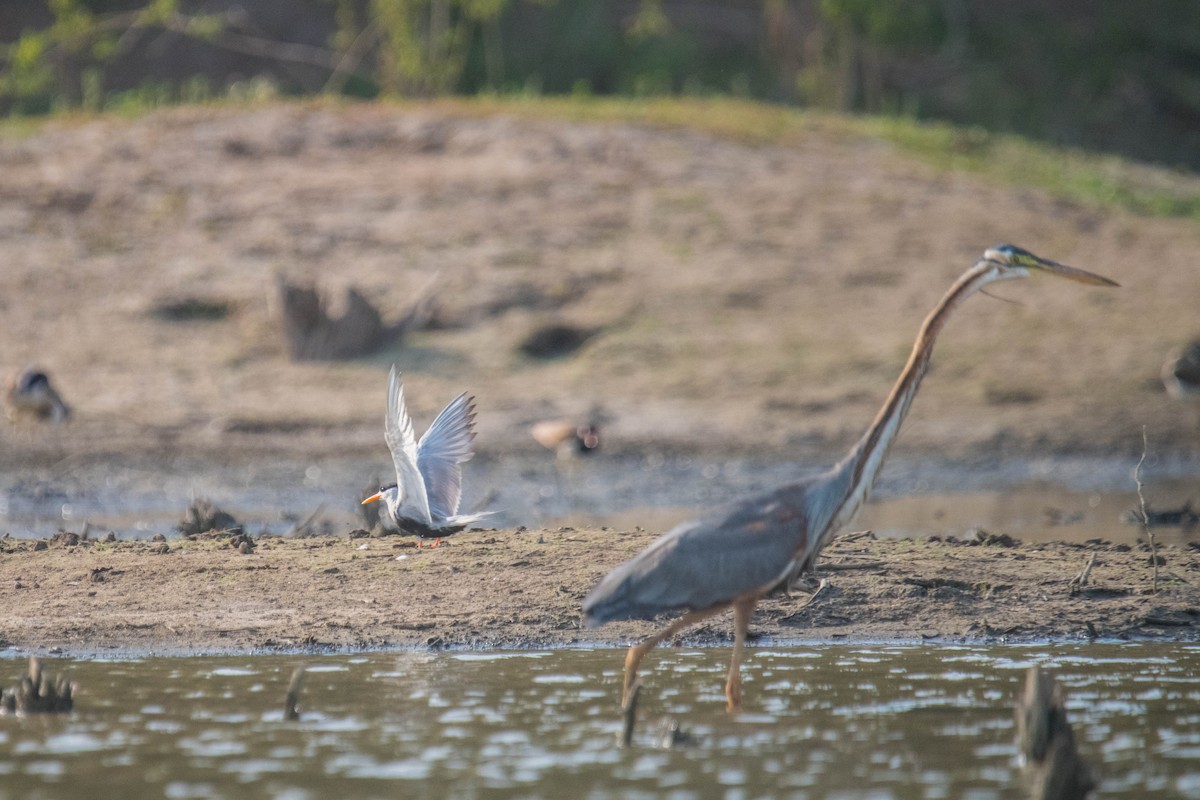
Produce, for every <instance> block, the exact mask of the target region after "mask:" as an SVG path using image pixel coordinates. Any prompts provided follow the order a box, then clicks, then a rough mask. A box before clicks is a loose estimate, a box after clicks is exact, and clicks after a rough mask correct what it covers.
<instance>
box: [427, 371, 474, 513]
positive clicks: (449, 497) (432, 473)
mask: <svg viewBox="0 0 1200 800" xmlns="http://www.w3.org/2000/svg"><path fill="white" fill-rule="evenodd" d="M474 438H475V399H474V398H473V397H468V396H467V393H466V392H463V393H462V394H460V395H459V396H458V397H456V398H454V399H453V400H451V401H450V403H449V404H448V405H447V406H446V407H445V408H443V409H442V413H440V414H438V415H437V419H435V420H434V421H433V424H432V425H430V426H429V430H427V431H425V435H424V436H422V437H421V442H420V444H418V445H417V462H416V463H417V469H419V470H420V472H421V475H422V477H424V478H425V487H426V490H427V491H428V496H429V512H430V514H431V515H432V516H433V518H434V519H435V520H436V519H439V518H445V517H452V516H454V514H456V513H457V512H458V502H459V500H460V499H461V498H462V467H461V466H459V465H460V464H462V463H463V462H464V461H468V460H470V458H471V456H473V455H474V454H475V453H474V452H473V451H472V450H471V440H472V439H474Z"/></svg>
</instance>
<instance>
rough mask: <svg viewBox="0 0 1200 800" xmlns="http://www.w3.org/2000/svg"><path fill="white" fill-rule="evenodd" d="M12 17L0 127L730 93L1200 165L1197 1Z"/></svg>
mask: <svg viewBox="0 0 1200 800" xmlns="http://www.w3.org/2000/svg"><path fill="white" fill-rule="evenodd" d="M6 19H9V20H11V21H12V22H13V23H14V25H15V27H14V29H13V30H8V31H2V30H0V113H20V114H38V113H46V112H49V111H53V110H62V109H78V108H82V109H86V110H101V109H111V108H126V109H128V108H130V107H137V106H139V105H161V104H164V103H174V102H185V103H195V102H202V101H205V100H207V99H209V98H214V97H225V96H227V95H231V94H232V95H235V96H245V95H250V96H262V95H264V94H275V93H278V94H282V95H289V96H297V95H298V96H313V95H319V94H332V95H348V96H353V97H422V98H430V97H439V96H445V95H449V94H458V95H474V94H478V93H481V92H485V93H495V94H503V95H512V94H535V95H569V94H574V95H581V96H589V95H595V96H609V97H611V96H623V97H659V96H685V97H708V96H725V97H741V98H754V99H758V100H762V101H768V102H781V103H786V104H790V105H798V106H803V107H806V108H815V109H824V110H827V111H842V112H854V113H865V114H872V115H884V116H888V117H894V118H903V119H922V120H943V121H947V122H951V123H954V124H957V125H964V126H967V127H968V128H969V129H974V128H982V129H985V130H987V131H991V132H993V133H1017V134H1021V135H1023V136H1026V137H1029V138H1035V139H1038V140H1041V141H1046V142H1050V143H1053V144H1056V145H1059V146H1067V147H1077V148H1083V149H1089V150H1095V151H1105V152H1120V153H1123V154H1126V155H1129V156H1133V157H1135V158H1139V159H1144V160H1154V161H1158V162H1161V163H1166V164H1168V165H1175V164H1180V165H1185V166H1187V167H1188V168H1190V169H1197V168H1200V125H1197V120H1200V89H1198V87H1200V3H1197V2H1195V0H1144V2H1139V3H1131V2H1129V0H1095V2H1092V3H1082V4H1081V3H1072V2H1069V0H1047V2H1036V3H978V2H973V1H972V0H759V1H758V2H754V0H745V1H744V2H738V3H724V2H721V0H709V2H707V3H705V2H700V3H689V4H675V3H669V2H666V0H638V2H637V3H624V4H618V3H597V2H594V0H296V1H295V2H294V3H289V4H284V5H283V6H280V5H279V4H272V3H259V2H255V0H246V2H244V3H241V4H238V6H237V7H236V8H233V9H231V10H226V11H219V12H213V11H211V10H209V6H206V5H205V4H203V3H201V2H199V0H141V3H139V2H138V0H42V2H40V3H38V2H35V3H28V4H24V5H22V6H21V7H19V8H17V7H14V10H13V11H12V13H10V14H9V15H8V16H7V17H6ZM901 127H903V125H902V126H901ZM897 135H898V136H901V137H902V138H904V139H912V138H913V136H914V135H913V134H910V133H907V132H900V133H898V134H897ZM917 136H918V138H926V139H929V140H930V141H932V140H935V139H936V138H937V134H935V133H924V132H922V133H920V134H917ZM946 136H948V137H950V138H953V137H955V136H957V134H946ZM969 138H970V137H968V139H969ZM996 144H997V141H996V140H993V141H992V145H996ZM1089 191H1093V192H1095V191H1101V190H1100V189H1095V190H1089ZM1122 202H1128V203H1130V204H1132V205H1134V206H1138V205H1140V204H1142V203H1144V200H1143V199H1140V198H1131V199H1129V200H1127V201H1122Z"/></svg>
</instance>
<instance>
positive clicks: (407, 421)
mask: <svg viewBox="0 0 1200 800" xmlns="http://www.w3.org/2000/svg"><path fill="white" fill-rule="evenodd" d="M383 431H384V440H385V441H387V446H388V449H389V450H391V451H392V463H393V464H395V465H396V485H397V486H398V487H399V492H400V497H401V499H402V501H403V503H404V505H407V506H410V507H415V509H416V510H417V511H418V512H419V513H421V514H423V515H424V516H425V517H426V518H427V519H428V518H429V497H428V495H427V493H426V491H425V482H424V481H423V480H421V473H420V471H419V470H418V466H417V442H416V437H415V436H414V435H413V425H412V418H411V417H409V416H408V408H407V407H406V406H405V404H404V385H403V384H402V383H401V382H400V373H398V372H396V368H395V367H394V366H393V367H392V370H391V372H389V373H388V408H387V418H386V419H385V420H384V428H383Z"/></svg>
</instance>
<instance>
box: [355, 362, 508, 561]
mask: <svg viewBox="0 0 1200 800" xmlns="http://www.w3.org/2000/svg"><path fill="white" fill-rule="evenodd" d="M474 438H475V398H473V397H469V396H468V395H467V393H466V392H463V393H462V394H460V395H459V396H458V397H456V398H454V399H453V400H451V401H450V402H449V404H447V406H446V407H445V408H443V409H442V413H440V414H438V415H437V419H435V420H434V421H433V424H432V425H430V426H429V430H427V431H425V435H424V436H422V437H421V441H420V442H417V440H416V437H415V436H414V435H413V424H412V419H411V418H410V417H409V416H408V409H407V408H406V407H405V405H404V386H403V385H402V384H401V383H400V375H399V373H397V372H396V368H395V367H392V370H391V372H389V373H388V408H387V416H386V417H385V418H384V439H385V440H386V441H387V446H388V449H389V450H391V451H392V462H393V463H394V464H395V465H396V482H395V483H391V484H388V485H387V486H384V487H383V488H382V489H380V490H379V491H378V492H376V493H375V494H373V495H371V496H370V497H368V498H367V499H366V500H363V501H362V504H363V505H366V504H367V503H374V502H375V501H377V500H382V501H383V505H384V508H385V510H386V513H385V514H383V515H382V519H383V522H384V527H385V528H390V529H392V530H398V531H400V532H401V533H408V534H413V535H416V536H418V537H420V538H421V539H436V540H437V541H435V542H434V543H433V546H434V547H437V545H438V544H439V543H441V541H442V537H443V536H449V535H450V534H452V533H457V532H458V531H461V530H462V529H463V528H465V527H466V526H468V525H470V524H471V523H473V522H478V521H479V520H481V519H483V518H484V517H487V516H490V515H491V513H492V512H490V511H485V512H483V513H480V514H459V513H458V504H459V501H460V500H461V498H462V466H461V465H462V464H463V462H465V461H470V460H471V457H472V456H474V455H475V453H474V452H473V451H472V449H471V441H472V440H473V439H474Z"/></svg>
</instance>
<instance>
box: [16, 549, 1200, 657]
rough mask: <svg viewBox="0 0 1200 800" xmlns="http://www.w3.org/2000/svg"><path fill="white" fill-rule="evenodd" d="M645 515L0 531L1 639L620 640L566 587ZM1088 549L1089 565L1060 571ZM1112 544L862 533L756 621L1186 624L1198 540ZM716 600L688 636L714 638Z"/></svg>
mask: <svg viewBox="0 0 1200 800" xmlns="http://www.w3.org/2000/svg"><path fill="white" fill-rule="evenodd" d="M653 536H654V534H652V533H650V532H647V531H643V530H614V529H579V530H576V529H569V528H564V529H559V530H496V531H473V532H467V533H463V534H460V535H458V536H455V537H454V538H452V539H450V540H448V541H446V542H445V543H444V544H443V546H441V547H439V548H437V549H427V548H426V549H418V548H416V546H415V542H414V540H412V539H402V538H398V537H384V538H360V539H351V538H343V537H329V536H324V537H314V538H309V539H284V538H279V537H264V538H260V539H257V540H246V539H231V538H230V537H228V536H202V537H197V538H195V539H190V540H189V539H175V540H171V541H167V542H154V541H151V542H125V541H122V542H89V541H82V542H76V541H73V540H72V539H71V538H70V537H60V538H59V540H57V541H46V540H42V541H40V542H35V541H16V540H11V539H7V540H3V544H2V545H0V547H2V553H3V554H2V556H0V591H2V594H3V597H4V604H5V614H4V621H3V622H2V623H0V640H3V643H4V644H6V645H7V646H9V647H10V648H18V649H21V650H41V651H44V650H46V649H48V648H61V650H62V651H63V652H65V653H68V654H73V655H87V654H103V653H105V652H114V651H115V652H158V653H184V652H211V651H223V650H236V651H249V650H276V649H280V650H301V651H304V650H321V649H326V648H372V649H374V648H392V647H400V648H410V647H415V648H425V647H443V646H466V647H473V648H481V647H529V646H556V645H580V644H597V645H618V644H624V643H627V642H628V641H629V640H630V639H632V638H633V637H637V636H641V635H644V634H646V633H648V632H650V631H651V629H652V626H651V624H649V623H640V622H639V623H632V622H630V623H614V624H611V625H608V626H605V627H602V628H599V629H583V628H581V627H580V610H579V609H580V601H581V600H582V598H583V597H584V595H585V594H586V593H587V592H588V590H589V589H590V588H591V587H592V586H593V585H594V584H595V582H596V581H597V580H598V579H599V578H600V577H601V576H602V575H603V574H604V573H605V572H606V571H607V570H608V569H610V568H611V567H613V566H615V565H616V564H618V563H620V562H621V561H623V560H624V559H626V558H628V557H629V556H631V555H632V554H634V553H635V552H637V551H638V550H640V549H641V548H642V547H644V546H645V545H646V544H647V543H648V542H650V541H651V540H652V538H653ZM1093 555H1094V556H1095V561H1094V563H1093V564H1092V567H1091V569H1090V572H1089V575H1088V580H1087V582H1086V584H1084V585H1082V586H1079V585H1077V584H1076V583H1072V581H1073V579H1076V580H1077V576H1078V575H1079V574H1080V573H1081V572H1082V571H1083V570H1084V568H1085V566H1086V565H1087V564H1088V562H1089V561H1090V560H1091V558H1092V556H1093ZM1160 556H1161V557H1162V558H1163V559H1164V563H1163V564H1162V566H1161V567H1160V572H1161V574H1160V585H1159V592H1158V594H1151V593H1150V591H1149V590H1150V586H1151V567H1150V563H1149V558H1148V554H1147V553H1146V552H1144V551H1143V550H1142V549H1141V548H1138V547H1134V548H1130V547H1128V546H1126V545H1113V544H1106V543H1091V544H1084V545H1077V544H1067V543H1050V544H1023V543H1020V542H1016V541H1014V540H1011V539H1009V538H1007V537H1003V536H998V537H997V536H993V537H990V538H987V539H986V540H984V541H979V540H978V539H971V540H969V541H965V540H956V539H945V540H940V539H933V540H925V541H914V540H894V539H891V540H890V539H876V538H874V536H873V535H871V534H847V535H846V536H843V537H842V538H840V539H839V540H837V541H835V542H834V543H833V544H832V545H831V546H830V547H829V548H828V549H827V551H826V552H825V554H824V555H823V557H822V559H821V561H820V566H819V569H818V571H817V573H816V575H815V577H816V578H818V579H820V578H823V579H825V581H826V586H825V588H824V589H822V590H821V591H820V592H819V593H818V594H817V595H816V596H815V598H812V599H810V596H809V595H807V594H804V593H803V592H797V593H796V594H795V595H793V596H792V597H783V596H780V597H775V598H771V599H769V600H767V601H765V602H764V603H763V604H762V605H761V606H760V608H759V611H758V612H757V614H756V615H755V618H754V624H753V629H752V630H753V633H754V634H755V635H756V636H757V637H758V638H759V640H760V641H761V640H764V639H766V640H772V641H788V642H797V641H800V642H802V641H814V640H829V639H838V638H843V637H850V638H855V637H857V638H865V639H875V640H892V639H894V640H909V641H911V640H916V639H924V640H932V641H939V642H944V641H960V640H991V639H996V638H1008V639H1055V640H1067V639H1086V638H1088V637H1134V638H1137V637H1150V638H1166V639H1186V640H1196V639H1200V602H1198V598H1200V552H1198V551H1197V549H1195V548H1191V547H1182V548H1178V547H1168V548H1162V549H1161V550H1160ZM730 636H731V621H730V620H729V619H728V617H727V616H723V617H719V618H717V619H716V620H714V621H712V622H709V623H707V624H705V625H702V626H700V627H698V628H695V629H693V630H690V631H689V632H688V633H687V635H686V637H685V640H686V641H688V642H693V643H697V644H724V643H727V642H728V641H729V639H730Z"/></svg>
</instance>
